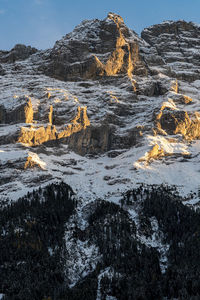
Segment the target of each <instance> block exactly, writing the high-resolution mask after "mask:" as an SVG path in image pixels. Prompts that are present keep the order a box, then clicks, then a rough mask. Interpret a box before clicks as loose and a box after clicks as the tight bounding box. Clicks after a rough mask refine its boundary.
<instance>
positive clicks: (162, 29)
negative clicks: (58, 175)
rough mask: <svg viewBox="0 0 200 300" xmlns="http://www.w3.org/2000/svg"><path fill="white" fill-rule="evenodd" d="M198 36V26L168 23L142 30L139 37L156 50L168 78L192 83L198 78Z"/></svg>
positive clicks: (199, 29)
mask: <svg viewBox="0 0 200 300" xmlns="http://www.w3.org/2000/svg"><path fill="white" fill-rule="evenodd" d="M199 34H200V27H199V25H198V24H194V23H192V22H189V23H188V22H185V21H177V22H173V21H168V22H163V23H162V24H159V25H154V26H151V27H149V28H146V29H144V30H143V31H142V34H141V37H142V38H143V39H144V40H145V41H146V42H147V43H149V44H150V45H151V46H152V47H155V48H156V51H157V53H158V55H159V56H160V57H161V58H162V59H163V62H164V64H166V65H167V66H168V68H169V70H168V74H169V76H173V77H176V78H178V79H182V80H187V81H194V80H197V79H199V78H200V73H199V66H200V60H199V58H200V53H199V49H200V39H199Z"/></svg>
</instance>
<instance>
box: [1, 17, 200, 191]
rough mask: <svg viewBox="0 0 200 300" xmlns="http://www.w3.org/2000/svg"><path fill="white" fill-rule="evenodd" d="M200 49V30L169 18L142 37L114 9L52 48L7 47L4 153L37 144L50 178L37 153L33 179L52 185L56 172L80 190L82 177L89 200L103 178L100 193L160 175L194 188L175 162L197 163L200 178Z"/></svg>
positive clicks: (193, 166)
mask: <svg viewBox="0 0 200 300" xmlns="http://www.w3.org/2000/svg"><path fill="white" fill-rule="evenodd" d="M199 49H200V38H199V26H198V25H196V24H193V23H187V22H184V21H177V22H171V21H169V22H163V23H162V24H158V25H154V26H151V27H149V28H146V29H144V30H143V32H142V35H141V37H139V36H138V35H137V34H136V33H135V32H134V31H133V30H131V29H129V28H128V27H127V26H126V24H125V22H124V20H123V18H122V17H120V16H119V15H117V14H114V13H109V14H108V15H107V17H106V18H105V19H103V20H97V19H95V20H86V21H83V22H82V23H81V24H80V25H78V26H77V27H75V29H74V30H73V31H72V32H71V33H69V34H67V35H65V36H64V37H63V38H62V39H61V40H59V41H57V42H56V43H55V45H54V47H53V48H52V49H48V50H45V51H37V50H36V49H33V48H31V47H26V46H22V45H17V46H16V47H14V48H13V49H12V50H11V51H7V52H6V51H0V63H1V68H0V74H1V75H0V83H1V84H0V145H1V148H2V150H1V151H4V152H5V153H6V154H2V153H4V152H0V155H1V156H3V155H4V156H5V157H6V159H8V160H10V159H9V158H8V157H10V155H11V153H12V151H13V153H15V152H17V151H18V150H19V151H21V149H23V151H30V147H31V149H32V151H33V153H36V154H37V155H38V157H39V159H41V160H42V159H43V160H44V163H45V164H46V168H45V169H44V170H43V169H42V171H41V170H40V172H43V173H44V174H45V176H44V175H41V176H40V175H38V172H39V170H38V168H35V167H34V166H35V162H34V161H33V160H32V158H31V157H32V156H31V157H30V158H29V159H28V160H27V169H26V174H29V172H31V169H32V168H33V169H36V170H37V171H36V174H35V175H33V174H32V175H33V177H34V176H35V177H37V176H39V178H40V177H42V180H44V181H45V180H48V179H46V178H49V177H51V178H52V177H53V176H54V174H56V176H57V178H66V180H69V181H70V183H71V184H72V185H73V182H74V180H78V181H79V180H81V181H82V182H84V184H82V186H83V185H84V187H85V193H86V194H87V193H90V192H89V191H90V186H88V182H90V181H91V182H92V183H94V177H95V176H93V175H94V174H96V175H97V176H98V183H99V184H100V186H101V188H99V187H97V186H96V189H97V190H96V192H97V193H98V192H99V193H101V192H100V191H105V193H108V187H109V189H110V188H111V186H112V188H113V190H112V192H113V193H115V192H116V186H117V184H118V185H119V189H122V190H123V189H124V188H125V187H127V188H128V187H130V186H131V184H133V183H134V184H135V183H136V182H143V181H145V182H147V183H148V182H150V183H151V180H152V178H153V180H154V181H156V182H160V181H162V182H163V181H164V182H167V183H171V184H173V181H174V180H175V181H176V182H178V183H177V184H179V185H182V186H184V183H182V180H181V179H180V177H179V176H175V179H174V180H173V178H174V176H173V171H174V170H173V168H171V167H170V166H171V165H174V166H175V170H178V169H179V168H180V169H181V170H187V168H188V165H187V162H188V160H189V159H190V166H191V171H190V172H191V174H194V176H196V178H198V175H199V173H198V172H197V170H196V165H197V161H196V157H197V156H196V155H197V149H198V146H197V145H198V143H199V141H198V140H199V139H200V123H199V119H200V117H199V88H200V83H199V59H198V57H199ZM8 149H11V153H10V152H8ZM7 154H8V155H7ZM13 156H15V155H14V154H13ZM25 156H27V155H25ZM68 156H69V157H70V159H69V157H68ZM71 156H72V157H73V159H72V160H71ZM78 157H79V158H78ZM89 158H90V160H88V159H89ZM6 159H5V160H6ZM161 162H162V163H161ZM73 164H74V165H73ZM77 164H80V166H76V165H77ZM91 164H93V169H95V170H98V171H94V170H93V171H91V170H90V165H91ZM181 164H182V165H183V166H185V168H183V167H181ZM8 165H9V164H8ZM36 165H37V164H36ZM55 165H56V166H57V167H56V168H55ZM158 165H159V168H157V166H158ZM99 166H101V167H99ZM76 168H77V169H76ZM11 169H12V170H13V164H12V168H11ZM55 170H56V171H55ZM77 170H78V171H79V172H78V171H77ZM88 170H90V171H88ZM15 172H17V171H15V170H13V173H14V174H15V177H17V176H18V175H19V174H18V173H15ZM95 172H96V173H95ZM177 172H178V171H177ZM185 172H186V171H185ZM186 173H187V172H186ZM64 174H65V175H64ZM88 174H89V175H88ZM91 174H93V175H91ZM152 174H154V175H155V174H157V176H153V175H152ZM3 175H4V174H3V171H2V176H3ZM20 176H22V177H21V178H22V179H21V180H22V181H23V182H24V184H25V185H26V184H30V183H27V179H26V178H25V177H23V174H21V173H20ZM88 176H89V177H88ZM155 177H156V179H155ZM80 178H81V179H80ZM88 178H89V179H88ZM144 178H145V179H144ZM184 178H185V179H184V180H185V181H187V180H188V179H187V180H186V178H187V174H185V177H184ZM34 182H38V179H37V178H35V179H34ZM197 182H199V180H196V181H190V185H191V186H193V185H194V186H195V188H196V186H197V185H198V184H199V183H197ZM153 183H155V182H153ZM185 186H186V187H187V186H189V184H188V182H186V184H185ZM9 189H12V184H11V185H10V188H9ZM13 189H14V187H13ZM100 196H101V195H100Z"/></svg>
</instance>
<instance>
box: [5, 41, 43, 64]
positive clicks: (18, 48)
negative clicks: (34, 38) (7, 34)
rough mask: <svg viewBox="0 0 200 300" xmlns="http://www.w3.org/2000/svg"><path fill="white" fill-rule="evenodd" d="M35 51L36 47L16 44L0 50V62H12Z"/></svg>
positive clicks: (25, 57) (22, 58) (23, 58)
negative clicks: (9, 48)
mask: <svg viewBox="0 0 200 300" xmlns="http://www.w3.org/2000/svg"><path fill="white" fill-rule="evenodd" d="M37 51H38V50H37V49H36V48H32V47H31V46H25V45H22V44H17V45H15V46H14V48H12V49H11V50H10V51H0V62H1V63H14V62H15V61H17V60H25V59H27V58H28V57H29V56H30V55H32V54H35V53H36V52H37Z"/></svg>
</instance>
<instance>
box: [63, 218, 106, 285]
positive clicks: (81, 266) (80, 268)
mask: <svg viewBox="0 0 200 300" xmlns="http://www.w3.org/2000/svg"><path fill="white" fill-rule="evenodd" d="M75 217H76V216H73V217H72V218H71V219H70V220H69V222H68V223H67V224H66V226H67V227H68V228H69V230H67V231H66V234H65V241H66V248H67V252H68V255H67V257H69V260H68V259H67V260H66V265H65V270H66V274H67V277H68V278H69V279H70V282H69V283H68V284H69V287H70V288H72V287H73V286H75V285H76V283H77V282H78V281H79V280H81V279H83V278H84V277H86V276H87V275H88V274H89V273H91V272H93V271H94V270H95V268H96V265H97V263H98V262H99V261H100V259H101V256H100V254H99V249H98V247H96V246H95V245H93V244H91V243H89V241H87V240H86V241H81V240H79V239H78V238H74V237H73V228H74V226H75V222H74V218H75Z"/></svg>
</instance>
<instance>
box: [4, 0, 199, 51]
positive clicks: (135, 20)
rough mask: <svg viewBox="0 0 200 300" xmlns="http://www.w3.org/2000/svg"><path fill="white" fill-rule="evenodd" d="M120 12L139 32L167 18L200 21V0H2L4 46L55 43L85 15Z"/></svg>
mask: <svg viewBox="0 0 200 300" xmlns="http://www.w3.org/2000/svg"><path fill="white" fill-rule="evenodd" d="M108 12H115V13H118V14H120V15H121V16H122V17H123V19H124V21H125V23H126V24H127V26H128V27H130V28H132V29H134V30H135V31H136V32H137V33H138V34H140V32H141V31H142V29H143V28H145V27H148V26H150V25H153V24H158V23H161V22H162V21H164V20H180V19H181V20H186V21H193V22H196V23H200V13H199V12H200V0H191V1H190V0H0V49H2V50H10V49H11V48H13V47H14V45H15V44H17V43H20V44H26V45H31V46H33V47H36V48H38V49H47V48H50V47H53V45H54V43H55V41H56V40H59V39H60V38H61V37H62V36H64V35H65V34H67V33H69V32H71V31H72V30H73V28H74V27H75V26H76V25H78V24H79V23H80V22H81V21H82V20H85V19H95V18H98V19H104V18H105V17H106V16H107V13H108Z"/></svg>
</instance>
